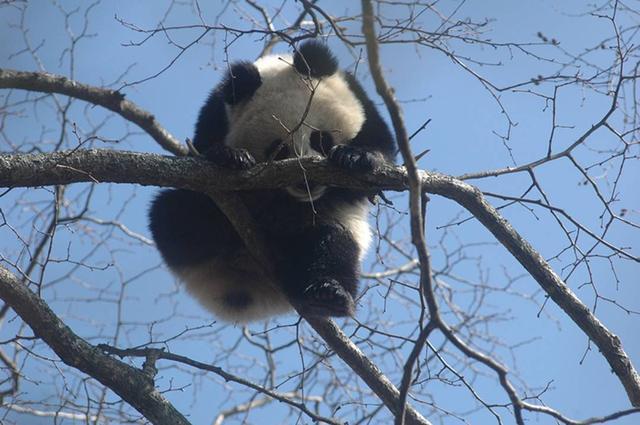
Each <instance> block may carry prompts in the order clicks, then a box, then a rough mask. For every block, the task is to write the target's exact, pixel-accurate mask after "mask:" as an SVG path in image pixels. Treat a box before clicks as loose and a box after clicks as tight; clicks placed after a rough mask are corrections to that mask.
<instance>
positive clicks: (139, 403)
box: [0, 266, 189, 425]
mask: <svg viewBox="0 0 640 425" xmlns="http://www.w3.org/2000/svg"><path fill="white" fill-rule="evenodd" d="M0 298H2V299H3V300H4V301H5V302H6V303H7V304H8V305H10V306H11V308H12V309H13V310H14V311H15V312H16V313H17V314H18V315H19V316H20V317H21V318H22V320H23V321H24V322H25V323H27V324H28V325H29V327H31V329H32V330H33V333H34V334H35V335H36V336H37V337H38V338H40V339H42V340H43V341H44V342H45V343H46V344H47V345H48V346H49V347H51V349H52V350H53V351H54V352H55V353H56V354H57V355H58V357H60V359H61V360H62V361H63V362H65V363H66V364H68V365H69V366H71V367H74V368H76V369H78V370H80V371H82V372H84V373H86V374H87V375H89V376H91V377H93V378H95V379H97V380H98V381H100V382H101V383H102V384H103V385H105V386H107V387H109V388H110V389H111V390H113V391H114V392H115V393H116V394H118V395H119V396H120V397H122V399H123V400H125V401H126V402H127V403H129V404H130V405H131V406H133V407H134V408H135V409H136V410H137V411H138V412H140V413H141V414H142V415H144V417H145V418H147V419H148V420H149V421H151V422H152V423H154V424H176V425H188V424H189V422H188V421H187V420H186V419H185V417H184V416H182V414H180V412H178V411H177V410H176V409H175V407H173V405H171V403H169V402H168V401H167V400H166V399H165V398H164V397H163V396H162V394H160V393H159V392H158V391H157V390H156V388H155V387H154V384H153V381H152V380H150V379H149V378H148V377H147V376H145V375H144V374H143V373H142V371H140V370H138V369H135V368H133V367H131V366H129V365H128V364H125V363H122V362H120V361H118V360H115V359H113V358H111V357H109V356H106V355H104V354H103V353H101V352H100V350H98V349H97V348H96V347H94V346H93V345H91V344H89V343H87V342H86V341H85V340H83V339H82V338H80V337H79V336H78V335H76V334H75V333H73V331H72V330H71V329H69V327H67V325H65V324H64V323H63V322H62V321H61V320H60V319H58V317H57V316H56V315H55V313H54V312H53V311H51V309H50V308H49V306H48V305H47V304H46V303H45V302H44V301H43V300H42V299H41V298H39V297H38V296H37V295H36V294H34V293H33V292H31V291H30V290H29V289H28V288H27V287H26V285H23V284H22V283H21V282H20V281H19V280H18V279H17V278H16V276H14V275H13V274H12V273H11V272H10V271H9V270H7V269H5V268H4V267H1V266H0Z"/></svg>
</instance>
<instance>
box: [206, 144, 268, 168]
mask: <svg viewBox="0 0 640 425" xmlns="http://www.w3.org/2000/svg"><path fill="white" fill-rule="evenodd" d="M204 156H205V157H206V158H207V159H208V160H209V161H211V162H213V163H214V164H216V165H219V166H221V167H226V168H232V169H234V170H246V169H247V168H251V167H253V166H254V165H256V160H255V158H254V157H253V155H251V154H250V153H249V151H248V150H246V149H240V148H232V147H230V146H225V145H214V146H212V147H211V148H210V149H209V150H208V151H207V152H206V153H205V155H204Z"/></svg>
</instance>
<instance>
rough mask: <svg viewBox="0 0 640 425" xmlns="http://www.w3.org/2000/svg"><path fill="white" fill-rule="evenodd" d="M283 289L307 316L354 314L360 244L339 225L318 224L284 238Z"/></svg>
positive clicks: (280, 267)
mask: <svg viewBox="0 0 640 425" xmlns="http://www.w3.org/2000/svg"><path fill="white" fill-rule="evenodd" d="M286 251H288V253H287V255H286V258H287V260H286V262H283V263H282V264H280V265H279V267H278V268H279V269H280V273H281V275H282V276H283V277H282V280H283V284H284V291H285V292H286V293H287V295H288V296H289V297H290V298H291V299H292V300H293V301H294V302H295V303H296V304H297V307H298V308H301V309H302V313H303V314H306V315H309V316H322V317H328V316H333V317H341V316H353V314H354V311H355V303H354V297H355V296H356V294H357V291H358V274H359V268H360V264H359V254H360V252H359V247H358V245H357V243H356V242H355V241H354V239H353V237H352V236H351V234H350V233H349V232H348V231H347V230H345V229H344V228H342V227H339V226H334V225H320V226H317V227H313V228H311V229H305V232H303V233H302V234H300V235H297V236H295V237H292V238H290V239H289V240H288V241H286Z"/></svg>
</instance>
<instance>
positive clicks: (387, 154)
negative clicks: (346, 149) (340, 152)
mask: <svg viewBox="0 0 640 425" xmlns="http://www.w3.org/2000/svg"><path fill="white" fill-rule="evenodd" d="M344 76H345V79H346V80H347V83H348V84H349V88H350V89H351V91H352V92H353V93H355V95H356V97H357V98H358V100H359V101H360V103H361V104H362V107H363V108H364V116H365V117H366V119H365V122H364V124H363V125H362V128H361V129H360V132H359V133H358V135H357V136H356V137H355V138H354V139H353V140H352V141H351V143H349V146H356V147H359V148H362V149H364V150H366V151H369V152H379V153H381V154H382V155H383V156H384V159H385V160H386V161H387V162H391V163H392V162H394V157H395V155H396V144H395V139H394V138H393V135H392V134H391V131H390V130H389V126H388V125H387V123H386V122H385V121H384V120H383V119H382V117H381V116H380V113H379V112H378V109H377V108H376V105H374V103H373V102H372V101H371V99H369V97H368V96H367V93H366V92H365V91H364V89H363V88H362V86H361V85H360V83H359V82H358V80H356V78H355V77H354V76H353V75H352V74H350V73H348V72H345V73H344Z"/></svg>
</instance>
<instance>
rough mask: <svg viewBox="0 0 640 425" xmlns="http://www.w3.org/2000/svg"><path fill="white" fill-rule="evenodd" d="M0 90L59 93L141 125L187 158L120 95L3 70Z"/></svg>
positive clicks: (150, 118) (46, 76) (151, 119)
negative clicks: (100, 107) (107, 110)
mask: <svg viewBox="0 0 640 425" xmlns="http://www.w3.org/2000/svg"><path fill="white" fill-rule="evenodd" d="M0 89H22V90H29V91H37V92H43V93H60V94H64V95H66V96H70V97H74V98H76V99H81V100H84V101H86V102H89V103H93V104H94V105H100V106H102V107H103V108H106V109H109V110H110V111H113V112H115V113H116V114H119V115H121V116H122V117H123V118H124V119H126V120H127V121H131V122H132V123H134V124H136V125H138V126H139V127H140V128H141V129H143V130H144V131H146V132H147V133H148V134H149V135H150V136H151V137H153V139H154V140H155V141H156V142H158V144H160V146H162V147H163V148H165V149H166V150H168V151H169V152H172V153H174V154H176V155H186V154H187V147H186V146H185V145H183V144H181V143H180V141H179V140H178V139H176V138H175V137H173V136H172V135H171V134H170V133H169V132H168V131H167V130H165V129H164V128H163V127H162V126H161V125H160V124H159V123H158V121H156V118H155V117H154V116H153V114H151V113H150V112H147V111H145V110H144V109H142V108H140V107H138V106H137V105H136V104H135V103H133V102H130V101H128V100H126V99H125V95H124V94H123V93H121V92H119V91H116V90H111V89H105V88H101V87H94V86H90V85H87V84H81V83H79V82H77V81H73V80H70V79H68V78H66V77H63V76H61V75H55V74H49V73H45V72H24V71H14V70H11V69H2V68H0Z"/></svg>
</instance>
